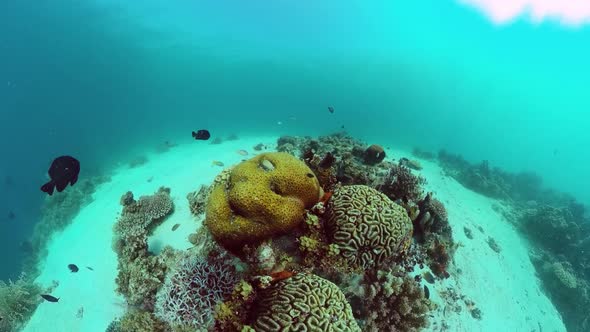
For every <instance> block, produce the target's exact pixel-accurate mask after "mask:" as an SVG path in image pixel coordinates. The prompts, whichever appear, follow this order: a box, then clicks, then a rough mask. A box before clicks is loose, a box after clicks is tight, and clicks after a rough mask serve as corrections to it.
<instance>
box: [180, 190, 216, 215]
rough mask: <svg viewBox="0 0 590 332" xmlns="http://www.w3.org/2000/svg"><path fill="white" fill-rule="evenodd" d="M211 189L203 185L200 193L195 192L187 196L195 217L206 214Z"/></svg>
mask: <svg viewBox="0 0 590 332" xmlns="http://www.w3.org/2000/svg"><path fill="white" fill-rule="evenodd" d="M209 191H210V188H209V187H208V186H205V185H202V186H201V188H199V190H198V191H193V192H190V193H188V195H186V198H187V199H188V204H189V207H190V210H191V213H192V214H193V215H195V216H198V215H201V214H203V213H205V207H206V206H207V198H209Z"/></svg>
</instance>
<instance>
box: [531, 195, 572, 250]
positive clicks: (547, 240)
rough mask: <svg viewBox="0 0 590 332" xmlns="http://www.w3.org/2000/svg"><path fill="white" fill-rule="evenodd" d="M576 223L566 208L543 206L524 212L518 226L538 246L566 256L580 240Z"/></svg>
mask: <svg viewBox="0 0 590 332" xmlns="http://www.w3.org/2000/svg"><path fill="white" fill-rule="evenodd" d="M578 222H579V221H578ZM578 222H576V220H575V219H574V217H573V215H572V214H571V212H570V211H569V210H568V209H566V208H557V207H553V206H549V205H543V206H540V207H538V208H535V209H529V210H527V211H525V212H524V213H523V214H522V217H521V219H520V226H521V228H522V229H523V231H524V233H525V234H526V235H527V236H528V237H529V238H530V239H531V240H533V241H534V242H536V243H537V244H538V245H539V246H541V247H543V248H546V249H548V250H550V251H551V252H553V253H555V254H566V253H567V251H569V250H571V246H573V245H574V244H575V243H577V242H578V241H579V240H580V234H581V232H580V226H579V224H578Z"/></svg>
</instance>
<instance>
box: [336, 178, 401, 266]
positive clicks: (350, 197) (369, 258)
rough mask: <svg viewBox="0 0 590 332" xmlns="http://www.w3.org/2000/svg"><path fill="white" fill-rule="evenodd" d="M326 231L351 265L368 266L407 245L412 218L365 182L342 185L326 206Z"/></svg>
mask: <svg viewBox="0 0 590 332" xmlns="http://www.w3.org/2000/svg"><path fill="white" fill-rule="evenodd" d="M325 217H326V220H327V227H326V228H327V234H328V238H329V241H330V242H331V244H335V245H337V246H338V249H339V251H340V253H341V255H342V257H344V259H345V260H346V261H347V263H348V264H349V266H351V267H360V268H370V267H374V266H377V265H379V264H381V263H383V262H384V261H385V260H387V259H390V258H394V257H395V256H396V255H398V254H399V253H401V252H403V251H404V250H405V249H407V246H408V245H409V241H411V236H412V222H411V221H410V218H409V217H408V215H407V213H406V211H405V210H404V208H403V207H401V206H399V205H397V204H396V203H394V202H392V201H391V200H390V199H389V198H387V196H385V195H383V194H382V193H380V192H378V191H377V190H375V189H372V188H369V187H367V186H360V185H355V186H343V187H340V188H338V189H337V190H335V191H334V194H333V195H332V198H331V199H330V201H328V204H327V206H326V214H325Z"/></svg>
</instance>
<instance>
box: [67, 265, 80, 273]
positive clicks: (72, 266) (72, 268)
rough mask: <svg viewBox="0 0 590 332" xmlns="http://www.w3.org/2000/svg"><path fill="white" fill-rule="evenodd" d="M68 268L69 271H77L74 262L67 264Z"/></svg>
mask: <svg viewBox="0 0 590 332" xmlns="http://www.w3.org/2000/svg"><path fill="white" fill-rule="evenodd" d="M68 269H70V271H72V272H74V273H75V272H78V270H79V269H78V267H77V266H76V264H69V265H68Z"/></svg>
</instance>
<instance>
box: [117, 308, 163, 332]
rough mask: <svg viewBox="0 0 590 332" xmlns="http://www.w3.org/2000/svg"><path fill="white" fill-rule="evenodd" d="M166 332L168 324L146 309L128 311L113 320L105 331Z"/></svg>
mask: <svg viewBox="0 0 590 332" xmlns="http://www.w3.org/2000/svg"><path fill="white" fill-rule="evenodd" d="M109 331H110V332H168V331H169V328H168V326H167V325H166V324H165V323H164V322H162V321H161V320H159V319H158V318H156V317H155V316H154V314H152V313H151V312H146V311H129V312H127V313H126V314H125V315H124V316H123V317H122V318H121V319H120V320H115V321H113V322H111V324H110V325H109V326H108V328H107V332H109Z"/></svg>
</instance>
